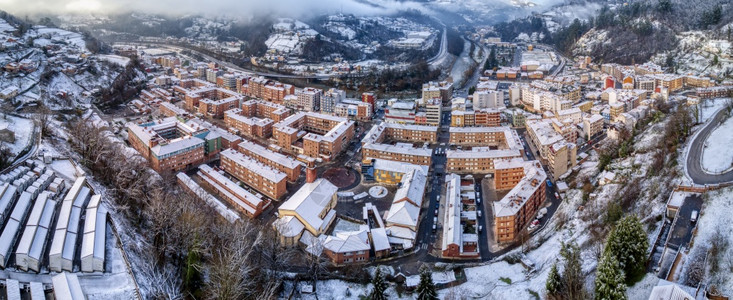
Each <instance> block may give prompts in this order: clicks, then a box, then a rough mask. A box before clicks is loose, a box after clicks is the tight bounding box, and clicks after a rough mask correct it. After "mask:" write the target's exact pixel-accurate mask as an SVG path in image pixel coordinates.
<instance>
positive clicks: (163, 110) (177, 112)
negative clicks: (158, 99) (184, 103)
mask: <svg viewBox="0 0 733 300" xmlns="http://www.w3.org/2000/svg"><path fill="white" fill-rule="evenodd" d="M158 110H159V111H160V114H162V115H164V116H166V117H182V118H190V117H191V114H189V113H188V112H187V111H186V110H184V109H182V108H180V107H178V106H176V105H175V104H173V103H170V102H162V103H160V106H158Z"/></svg>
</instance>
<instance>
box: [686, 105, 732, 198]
mask: <svg viewBox="0 0 733 300" xmlns="http://www.w3.org/2000/svg"><path fill="white" fill-rule="evenodd" d="M725 120H726V111H725V109H721V110H719V111H718V113H716V114H715V116H714V117H713V118H712V119H711V120H710V121H709V123H708V124H707V125H706V126H705V127H704V128H703V129H701V130H700V132H698V133H697V134H696V135H695V136H694V137H693V140H692V142H691V145H690V149H689V151H688V152H687V158H686V159H685V163H686V164H687V167H686V168H685V169H686V170H687V176H688V177H690V179H692V182H694V183H695V184H717V183H723V182H731V181H733V170H729V171H728V172H725V173H722V174H711V173H708V172H706V171H705V170H703V168H702V164H701V161H702V154H703V147H705V141H706V140H707V139H708V136H710V133H711V132H713V130H715V128H717V127H718V125H720V124H721V123H722V122H724V121H725Z"/></svg>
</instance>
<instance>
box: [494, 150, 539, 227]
mask: <svg viewBox="0 0 733 300" xmlns="http://www.w3.org/2000/svg"><path fill="white" fill-rule="evenodd" d="M545 179H547V174H546V173H545V171H544V170H543V169H542V166H541V165H540V163H539V162H538V161H528V162H526V163H525V166H524V177H522V179H521V180H520V181H519V183H517V185H515V186H514V188H512V189H511V190H510V191H509V193H507V194H506V195H505V196H504V198H502V199H501V200H500V201H497V202H494V203H493V205H494V216H496V217H507V216H513V215H515V214H516V213H517V212H518V211H519V210H520V209H521V208H522V206H524V204H525V203H527V200H528V199H529V198H530V197H532V195H533V194H534V193H535V191H537V189H539V188H540V187H542V185H543V184H544V183H545ZM542 197H544V195H542Z"/></svg>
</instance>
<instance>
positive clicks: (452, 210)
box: [442, 174, 463, 250]
mask: <svg viewBox="0 0 733 300" xmlns="http://www.w3.org/2000/svg"><path fill="white" fill-rule="evenodd" d="M445 182H446V185H445V215H444V217H443V239H442V244H443V245H442V249H443V250H447V249H448V246H449V245H458V246H459V247H460V248H461V249H463V243H462V242H461V237H462V236H461V233H462V232H463V227H462V226H461V177H460V176H458V175H457V174H449V175H447V176H446V177H445Z"/></svg>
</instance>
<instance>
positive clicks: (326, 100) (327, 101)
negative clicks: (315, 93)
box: [321, 88, 346, 113]
mask: <svg viewBox="0 0 733 300" xmlns="http://www.w3.org/2000/svg"><path fill="white" fill-rule="evenodd" d="M344 99H346V92H345V91H344V90H339V89H334V88H331V89H329V90H328V91H326V92H325V93H323V96H321V112H323V113H333V112H334V110H335V109H336V104H339V103H341V100H344Z"/></svg>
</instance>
